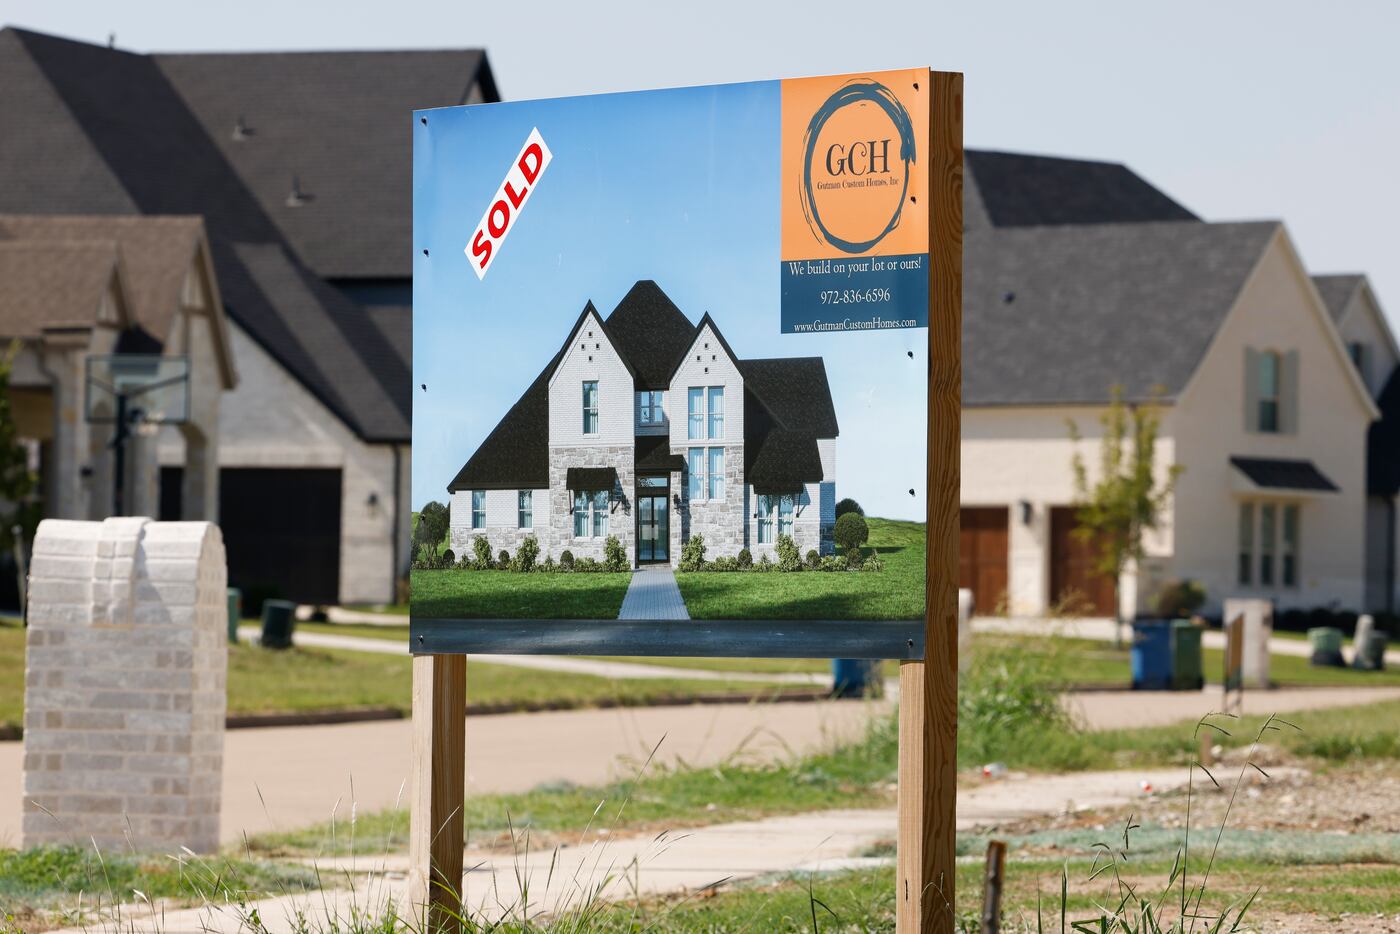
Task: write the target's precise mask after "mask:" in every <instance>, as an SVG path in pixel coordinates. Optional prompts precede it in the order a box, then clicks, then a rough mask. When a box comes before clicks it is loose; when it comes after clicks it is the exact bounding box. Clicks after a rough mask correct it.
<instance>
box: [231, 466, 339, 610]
mask: <svg viewBox="0 0 1400 934" xmlns="http://www.w3.org/2000/svg"><path fill="white" fill-rule="evenodd" d="M340 487H341V482H340V471H339V470H338V469H331V470H325V469H305V470H302V469H288V470H284V469H264V468H244V467H237V468H229V467H226V468H224V469H223V470H220V471H219V525H220V527H221V528H222V529H223V532H224V547H225V548H226V549H227V550H228V581H229V586H230V587H239V588H242V590H243V592H244V595H245V603H248V602H255V601H256V600H259V599H264V598H267V597H276V598H278V599H282V600H295V601H297V602H298V603H317V604H330V603H336V602H338V601H339V599H340ZM249 598H253V599H252V600H250V599H249Z"/></svg>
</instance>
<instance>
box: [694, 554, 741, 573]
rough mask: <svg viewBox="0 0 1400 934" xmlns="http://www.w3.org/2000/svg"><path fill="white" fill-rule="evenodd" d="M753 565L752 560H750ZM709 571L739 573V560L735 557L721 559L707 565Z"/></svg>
mask: <svg viewBox="0 0 1400 934" xmlns="http://www.w3.org/2000/svg"><path fill="white" fill-rule="evenodd" d="M750 562H751V563H752V559H750ZM705 570H707V571H739V570H742V569H741V568H740V567H739V559H738V558H734V557H724V556H722V557H719V558H716V559H715V560H713V561H711V562H710V563H709V564H707V565H705Z"/></svg>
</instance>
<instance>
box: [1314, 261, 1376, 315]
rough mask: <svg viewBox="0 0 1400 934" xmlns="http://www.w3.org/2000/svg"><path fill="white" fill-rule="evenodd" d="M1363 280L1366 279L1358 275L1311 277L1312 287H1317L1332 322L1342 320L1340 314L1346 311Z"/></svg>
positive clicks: (1343, 274)
mask: <svg viewBox="0 0 1400 934" xmlns="http://www.w3.org/2000/svg"><path fill="white" fill-rule="evenodd" d="M1365 280H1366V277H1365V276H1363V275H1361V274H1360V273H1342V274H1339V275H1327V276H1313V277H1312V281H1313V285H1315V286H1317V294H1319V295H1321V296H1322V303H1323V304H1324V305H1326V306H1327V313H1328V314H1329V315H1331V316H1332V320H1333V322H1338V323H1339V322H1340V321H1341V320H1342V313H1343V312H1345V311H1346V310H1347V305H1349V304H1351V299H1352V296H1354V295H1355V294H1356V290H1357V289H1359V288H1361V283H1362V282H1364V281H1365Z"/></svg>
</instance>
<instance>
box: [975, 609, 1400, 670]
mask: <svg viewBox="0 0 1400 934" xmlns="http://www.w3.org/2000/svg"><path fill="white" fill-rule="evenodd" d="M1114 629H1115V625H1114V622H1113V620H1111V619H1105V618H1086V619H1053V618H1047V617H1043V616H975V617H973V619H972V631H973V632H974V633H977V632H991V633H998V632H999V633H1008V634H1012V635H1021V636H1044V635H1056V636H1064V637H1066V638H1070V639H1093V640H1094V641H1096V642H1113V641H1114V639H1115V635H1114ZM1131 638H1132V627H1131V626H1129V625H1127V624H1124V626H1123V641H1124V644H1127V643H1128V641H1129V640H1130V639H1131ZM1201 645H1203V646H1204V647H1206V648H1208V649H1224V648H1225V633H1223V632H1221V631H1220V630H1218V629H1207V630H1206V631H1205V632H1204V633H1202V635H1201ZM1269 651H1270V652H1272V653H1273V654H1275V655H1291V656H1293V657H1294V658H1307V657H1309V656H1310V655H1312V647H1311V646H1310V645H1308V642H1307V640H1306V639H1289V638H1286V637H1283V636H1279V635H1275V636H1274V637H1273V638H1271V639H1270V640H1269ZM1385 660H1386V663H1387V664H1389V665H1397V666H1400V648H1395V649H1390V650H1388V651H1387V652H1386V653H1385Z"/></svg>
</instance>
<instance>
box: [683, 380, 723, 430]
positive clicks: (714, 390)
mask: <svg viewBox="0 0 1400 934" xmlns="http://www.w3.org/2000/svg"><path fill="white" fill-rule="evenodd" d="M686 398H687V400H688V412H689V415H690V421H689V424H688V425H687V427H686V436H687V437H688V438H689V439H690V440H692V441H702V440H705V439H710V440H714V441H718V440H720V439H721V438H723V437H724V387H723V386H709V387H705V386H691V387H690V390H689V391H688V393H687V395H686Z"/></svg>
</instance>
